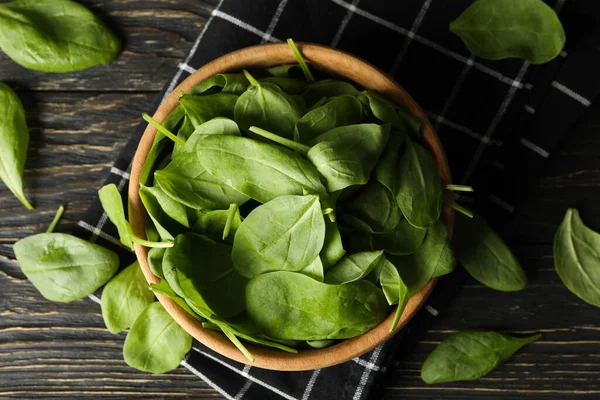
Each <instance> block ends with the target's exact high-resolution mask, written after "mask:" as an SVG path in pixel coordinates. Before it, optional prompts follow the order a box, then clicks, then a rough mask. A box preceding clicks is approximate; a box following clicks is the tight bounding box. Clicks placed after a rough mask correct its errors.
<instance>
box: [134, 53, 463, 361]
mask: <svg viewBox="0 0 600 400" xmlns="http://www.w3.org/2000/svg"><path fill="white" fill-rule="evenodd" d="M297 45H298V47H299V48H300V51H301V52H302V54H303V56H304V57H305V59H306V60H307V61H309V62H310V63H311V64H312V65H314V66H316V67H317V68H319V69H321V70H324V71H326V72H328V73H330V74H332V75H338V76H341V77H345V78H347V79H349V80H351V81H353V82H355V83H356V84H358V85H360V86H362V87H364V88H366V89H372V90H376V91H378V92H380V93H381V94H383V95H385V96H387V97H389V98H392V99H393V100H395V101H396V102H397V103H399V104H400V105H402V106H403V107H404V108H405V109H406V110H408V111H409V112H411V113H412V114H413V115H415V116H416V117H417V118H419V119H420V120H421V122H422V128H421V129H422V135H423V140H424V142H425V145H426V146H428V148H429V150H430V151H431V153H432V155H433V157H434V159H435V162H436V165H437V168H438V171H439V173H440V176H441V178H442V181H443V182H444V184H449V183H451V177H450V170H449V167H448V163H447V161H446V156H445V154H444V151H443V149H442V146H441V144H440V142H439V140H438V137H437V135H436V134H435V132H434V130H433V128H432V126H431V124H430V123H429V121H428V120H427V117H426V116H425V113H424V112H423V110H422V109H421V108H420V107H419V106H418V105H417V103H416V102H415V101H414V100H413V99H412V97H410V95H409V94H408V93H406V91H404V89H402V88H401V87H400V86H399V85H398V84H397V83H396V82H394V81H393V80H392V79H391V78H390V77H388V76H387V75H386V74H384V73H383V72H381V71H380V70H379V69H377V68H375V67H374V66H372V65H371V64H369V63H367V62H365V61H363V60H361V59H359V58H357V57H355V56H352V55H350V54H348V53H344V52H342V51H339V50H335V49H331V48H328V47H324V46H319V45H314V44H308V43H298V44H297ZM295 62H296V59H295V57H294V55H293V53H292V51H291V50H290V48H289V46H288V45H287V44H285V43H276V44H265V45H258V46H253V47H248V48H244V49H241V50H238V51H235V52H232V53H229V54H226V55H224V56H222V57H220V58H218V59H216V60H214V61H212V62H210V63H208V64H206V65H205V66H204V67H202V68H200V69H199V70H198V71H196V72H195V73H193V74H192V75H190V76H189V77H188V78H187V79H185V80H184V81H183V82H182V83H181V84H180V85H179V86H178V87H177V88H175V90H173V92H172V93H171V94H170V95H169V96H168V97H167V98H166V99H165V101H164V102H163V103H162V104H161V105H160V107H159V108H158V110H157V111H156V113H155V114H154V118H155V119H156V120H157V121H159V122H163V121H164V120H165V118H166V117H167V116H168V115H169V114H170V113H171V111H172V110H173V109H174V108H175V107H176V106H177V104H178V95H177V94H178V93H179V92H180V91H181V90H183V91H184V92H188V91H189V90H190V89H191V88H192V87H193V86H195V85H196V84H198V83H199V82H201V81H203V80H205V79H207V78H209V77H211V76H213V75H215V74H218V73H223V72H229V71H238V70H241V69H242V68H264V67H271V66H275V65H279V64H288V63H295ZM155 134H156V129H155V128H153V127H151V126H148V128H147V129H146V130H145V132H144V135H143V137H142V139H141V141H140V144H139V146H138V149H137V152H136V154H135V158H134V160H133V166H132V171H131V179H130V183H129V218H130V222H131V224H132V227H133V230H134V232H135V233H136V235H139V236H140V237H145V228H146V221H147V219H148V215H147V214H146V211H145V209H144V206H143V204H142V202H141V200H140V197H139V194H138V188H139V178H140V173H141V170H142V167H143V165H144V162H145V160H146V157H147V155H148V152H149V150H150V148H151V146H152V142H153V140H154V135H155ZM446 195H447V196H448V195H449V193H447V194H446ZM442 219H443V221H444V222H445V223H446V225H447V226H448V232H449V234H451V232H452V225H453V215H452V209H451V208H450V207H449V206H444V210H443V214H442ZM135 253H136V256H137V259H138V261H139V263H140V265H141V267H142V270H143V272H144V276H145V277H146V280H147V281H148V282H149V283H158V282H159V278H157V277H156V276H154V274H152V272H151V271H150V268H149V266H148V262H147V258H148V249H147V248H145V247H143V246H140V245H138V244H136V245H135ZM434 285H435V279H432V280H431V281H430V282H429V283H428V284H427V285H426V286H425V287H424V288H423V289H422V290H421V291H420V292H419V293H417V294H416V295H415V296H413V297H412V298H411V299H410V300H409V301H408V304H407V305H406V308H405V309H404V312H403V314H402V317H401V319H400V323H399V324H398V326H397V328H396V329H395V330H394V331H393V332H389V326H390V324H391V322H392V320H393V317H394V312H395V309H393V310H392V312H391V314H390V315H389V316H388V318H386V320H384V321H383V322H382V323H380V324H379V325H378V326H376V327H375V328H373V329H372V330H370V331H369V332H367V333H365V334H363V335H361V336H358V337H356V338H353V339H348V340H344V341H341V342H340V343H337V344H335V345H333V346H330V347H326V348H324V349H307V350H301V351H299V353H298V354H290V353H285V352H283V351H279V350H276V349H270V348H263V347H257V346H253V345H250V344H246V347H247V348H248V350H250V352H252V353H253V354H254V356H255V361H254V363H250V362H249V361H248V360H247V359H246V358H245V357H244V356H243V355H242V354H241V353H240V352H239V350H238V349H237V348H236V347H235V346H234V345H233V344H232V343H231V342H230V341H229V340H228V339H227V338H226V337H225V335H223V334H222V333H220V332H215V331H211V330H208V329H204V328H202V326H201V325H200V323H199V322H198V321H197V320H196V319H194V318H193V317H192V316H190V315H189V314H188V313H187V312H186V311H184V310H183V309H182V308H181V307H179V306H178V305H177V304H176V303H175V302H174V301H173V300H171V299H170V298H168V297H165V296H162V295H157V298H158V300H159V301H160V302H161V304H162V305H163V306H164V307H165V309H166V310H167V312H169V314H170V315H171V316H172V317H173V318H174V319H175V321H177V323H179V324H180V325H181V326H182V327H183V328H184V329H185V330H186V331H187V332H189V333H190V334H191V335H192V336H193V337H194V338H196V339H197V340H198V341H199V342H201V343H202V344H204V345H206V346H207V347H209V348H210V349H212V350H214V351H216V352H217V353H220V354H221V355H223V356H225V357H227V358H230V359H232V360H235V361H238V362H241V363H245V364H250V365H252V366H256V367H261V368H266V369H273V370H285V371H301V370H309V369H316V368H324V367H328V366H332V365H335V364H339V363H342V362H344V361H348V360H350V359H352V358H354V357H358V356H360V355H362V354H364V353H366V352H368V351H370V350H372V349H373V348H375V347H376V346H378V345H379V344H381V343H383V342H384V341H385V340H387V339H388V338H390V337H391V336H393V335H394V334H395V333H396V332H397V331H398V330H400V329H401V328H402V327H403V326H404V325H406V323H407V322H408V321H409V320H410V319H411V318H412V317H413V316H414V315H415V313H416V312H417V311H418V310H419V308H420V307H421V306H422V305H423V303H424V302H425V300H426V299H427V297H428V296H429V294H430V293H431V290H432V289H433V287H434Z"/></svg>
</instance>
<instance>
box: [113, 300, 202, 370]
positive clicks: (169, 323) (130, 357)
mask: <svg viewBox="0 0 600 400" xmlns="http://www.w3.org/2000/svg"><path fill="white" fill-rule="evenodd" d="M191 348H192V336H190V334H189V333H187V332H186V331H184V330H183V328H182V327H181V326H179V325H178V324H177V323H176V322H175V321H174V320H173V318H171V316H170V315H169V313H167V311H165V309H164V308H163V306H162V305H161V304H160V303H159V302H154V303H152V304H150V305H148V307H146V309H145V310H144V311H143V312H142V313H141V314H140V315H139V316H138V317H137V319H136V320H135V322H134V323H133V326H132V327H131V329H130V330H129V333H128V334H127V337H126V338H125V344H124V345H123V358H124V359H125V362H126V363H127V364H128V365H129V366H131V367H133V368H136V369H138V370H140V371H144V372H152V373H154V374H161V373H164V372H167V371H170V370H172V369H175V368H177V367H178V366H179V364H180V363H181V361H182V360H183V358H184V357H185V355H186V354H187V353H188V351H190V349H191Z"/></svg>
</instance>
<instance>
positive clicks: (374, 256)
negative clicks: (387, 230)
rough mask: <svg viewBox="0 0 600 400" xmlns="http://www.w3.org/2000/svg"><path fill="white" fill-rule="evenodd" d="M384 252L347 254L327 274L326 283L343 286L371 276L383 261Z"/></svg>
mask: <svg viewBox="0 0 600 400" xmlns="http://www.w3.org/2000/svg"><path fill="white" fill-rule="evenodd" d="M382 257H384V256H383V251H363V252H360V253H354V254H346V255H345V256H344V257H343V258H342V259H341V260H340V261H338V263H337V264H335V265H334V266H333V267H331V268H330V269H329V270H328V271H327V273H326V274H325V283H328V284H331V285H342V284H347V283H350V282H354V281H357V280H359V279H362V278H364V277H365V276H367V275H369V273H370V272H371V271H373V269H374V268H375V267H376V266H377V264H378V263H379V262H380V261H381V260H382Z"/></svg>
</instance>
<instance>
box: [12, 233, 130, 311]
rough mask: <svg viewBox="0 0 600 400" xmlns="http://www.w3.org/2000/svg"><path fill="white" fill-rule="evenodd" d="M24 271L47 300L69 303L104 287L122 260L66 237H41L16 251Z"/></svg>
mask: <svg viewBox="0 0 600 400" xmlns="http://www.w3.org/2000/svg"><path fill="white" fill-rule="evenodd" d="M13 251H14V252H15V256H16V258H17V261H19V263H20V264H21V270H22V271H23V273H24V274H25V276H27V278H28V279H29V280H30V281H31V283H33V285H34V286H35V287H36V289H37V290H38V291H39V292H40V293H41V294H42V296H44V297H45V298H46V299H48V300H51V301H58V302H69V301H73V300H78V299H81V298H84V297H86V296H88V295H90V294H92V293H94V292H95V291H96V290H97V289H98V288H100V287H101V286H102V285H104V284H105V283H106V282H107V281H108V280H109V279H110V278H111V277H112V276H113V275H114V273H115V272H117V269H118V268H119V256H117V255H116V254H115V253H113V252H112V251H110V250H108V249H105V248H104V247H102V246H99V245H97V244H94V243H90V242H86V241H85V240H81V239H79V238H77V237H74V236H71V235H66V234H64V233H40V234H37V235H33V236H28V237H26V238H24V239H21V240H19V241H17V242H16V243H15V245H14V247H13Z"/></svg>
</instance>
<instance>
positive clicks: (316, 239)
mask: <svg viewBox="0 0 600 400" xmlns="http://www.w3.org/2000/svg"><path fill="white" fill-rule="evenodd" d="M324 238H325V221H324V218H323V213H322V212H321V203H320V202H319V198H318V196H315V195H307V196H280V197H277V198H276V199H274V200H271V201H269V202H268V203H265V204H263V205H261V206H259V207H257V208H255V209H254V210H252V212H251V213H250V214H249V215H248V216H247V217H246V219H245V220H244V222H242V224H241V225H240V227H239V229H238V230H237V233H236V235H235V238H234V240H233V252H232V253H231V258H232V260H233V265H234V266H235V268H236V270H237V271H238V272H239V273H240V274H242V275H243V276H245V277H246V278H252V277H253V276H255V275H258V274H261V273H264V272H269V271H300V270H302V269H304V268H305V267H307V266H308V265H309V264H311V263H312V262H313V261H314V260H315V258H317V257H318V256H319V252H320V251H321V249H322V247H323V241H324Z"/></svg>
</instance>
